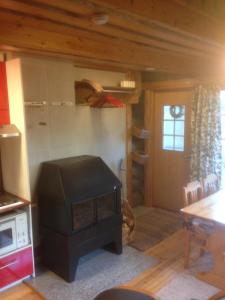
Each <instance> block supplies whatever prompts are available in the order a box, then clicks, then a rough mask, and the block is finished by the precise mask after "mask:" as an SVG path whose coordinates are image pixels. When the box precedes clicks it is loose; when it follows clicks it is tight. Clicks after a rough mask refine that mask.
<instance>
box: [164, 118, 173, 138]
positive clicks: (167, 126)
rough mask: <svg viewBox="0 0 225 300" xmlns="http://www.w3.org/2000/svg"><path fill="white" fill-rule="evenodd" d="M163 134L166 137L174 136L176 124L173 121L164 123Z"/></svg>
mask: <svg viewBox="0 0 225 300" xmlns="http://www.w3.org/2000/svg"><path fill="white" fill-rule="evenodd" d="M163 134H165V135H173V134H174V122H173V121H164V124H163Z"/></svg>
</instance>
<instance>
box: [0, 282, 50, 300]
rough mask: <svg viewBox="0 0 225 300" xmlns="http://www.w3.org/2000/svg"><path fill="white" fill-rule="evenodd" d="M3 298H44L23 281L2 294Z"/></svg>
mask: <svg viewBox="0 0 225 300" xmlns="http://www.w3.org/2000/svg"><path fill="white" fill-rule="evenodd" d="M0 299H1V300H43V299H45V298H43V297H42V296H41V295H39V294H38V293H37V292H36V291H34V290H33V289H31V288H30V287H29V286H27V285H26V284H24V283H22V284H20V285H18V286H15V287H12V288H10V289H8V290H6V291H5V292H3V293H1V294H0Z"/></svg>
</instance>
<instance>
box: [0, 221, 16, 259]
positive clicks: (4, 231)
mask: <svg viewBox="0 0 225 300" xmlns="http://www.w3.org/2000/svg"><path fill="white" fill-rule="evenodd" d="M15 249H16V224H15V220H8V221H5V222H2V223H0V256H1V255H3V254H6V253H9V252H11V251H13V250H15Z"/></svg>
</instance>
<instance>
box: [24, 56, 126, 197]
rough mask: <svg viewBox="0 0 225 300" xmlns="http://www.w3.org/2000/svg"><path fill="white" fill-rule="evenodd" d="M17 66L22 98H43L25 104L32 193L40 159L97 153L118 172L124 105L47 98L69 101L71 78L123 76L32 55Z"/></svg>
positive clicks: (106, 81) (113, 80)
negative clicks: (78, 103) (93, 105)
mask: <svg viewBox="0 0 225 300" xmlns="http://www.w3.org/2000/svg"><path fill="white" fill-rule="evenodd" d="M22 66H23V68H22V70H23V82H24V99H25V101H31V100H32V101H47V103H48V105H46V106H44V107H42V108H37V107H35V108H34V107H26V127H27V140H28V152H29V171H30V180H31V191H32V194H33V191H34V188H35V183H36V178H37V174H38V170H39V166H40V163H41V162H43V161H46V160H52V159H56V158H63V157H68V156H75V155H82V154H91V155H98V156H100V157H102V159H103V160H104V161H105V162H106V163H107V164H108V165H109V166H110V167H111V168H112V170H113V171H114V172H115V173H116V174H117V175H119V172H118V171H119V163H120V160H121V159H122V158H124V157H125V124H126V122H125V108H103V109H97V108H95V109H93V108H89V107H86V106H71V107H57V106H52V105H51V102H53V101H75V94H74V93H75V91H74V82H75V81H76V80H81V79H83V78H85V79H91V80H96V81H98V82H99V83H101V84H102V85H111V86H116V85H118V84H119V82H120V81H121V80H122V79H124V77H125V75H124V74H123V73H115V72H108V71H99V70H89V69H80V68H75V67H74V66H73V64H72V63H70V62H60V61H52V60H44V59H36V58H35V59H34V58H23V59H22ZM44 124H46V125H44Z"/></svg>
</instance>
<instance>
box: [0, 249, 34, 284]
mask: <svg viewBox="0 0 225 300" xmlns="http://www.w3.org/2000/svg"><path fill="white" fill-rule="evenodd" d="M32 273H33V263H32V248H31V247H28V248H26V249H23V250H20V251H18V252H16V253H13V254H10V255H7V256H5V257H3V258H0V288H3V287H5V286H7V285H8V284H10V283H13V282H15V281H17V280H20V279H23V278H24V277H26V276H29V275H32Z"/></svg>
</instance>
